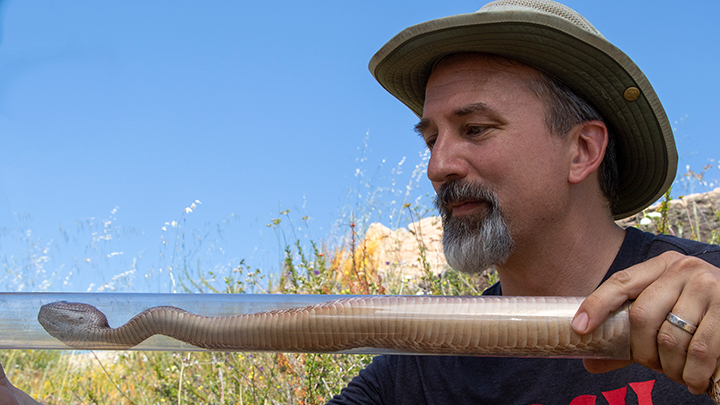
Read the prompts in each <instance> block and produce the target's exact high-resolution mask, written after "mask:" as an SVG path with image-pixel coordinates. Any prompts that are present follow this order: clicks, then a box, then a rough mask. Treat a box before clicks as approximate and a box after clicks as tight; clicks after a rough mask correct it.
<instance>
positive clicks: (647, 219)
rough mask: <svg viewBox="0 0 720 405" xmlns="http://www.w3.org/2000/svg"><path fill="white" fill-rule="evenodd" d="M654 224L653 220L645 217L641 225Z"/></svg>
mask: <svg viewBox="0 0 720 405" xmlns="http://www.w3.org/2000/svg"><path fill="white" fill-rule="evenodd" d="M650 224H652V220H651V219H650V218H648V217H645V218H643V219H641V220H640V225H650Z"/></svg>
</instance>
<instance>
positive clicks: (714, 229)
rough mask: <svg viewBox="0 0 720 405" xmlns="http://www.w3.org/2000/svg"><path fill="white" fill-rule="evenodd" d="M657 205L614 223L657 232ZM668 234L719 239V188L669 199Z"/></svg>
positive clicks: (712, 241) (659, 217) (658, 216)
mask: <svg viewBox="0 0 720 405" xmlns="http://www.w3.org/2000/svg"><path fill="white" fill-rule="evenodd" d="M659 209H660V204H655V205H653V206H652V207H650V208H648V209H646V210H645V211H643V212H640V213H638V214H636V215H634V216H632V217H630V218H626V219H623V220H620V221H617V223H618V224H619V225H620V226H622V227H624V228H627V227H629V226H636V227H638V228H640V229H642V230H644V231H648V232H655V233H657V230H658V225H659V222H660V220H661V214H660V212H659ZM668 225H669V228H668V233H669V234H671V235H675V236H678V237H681V238H686V239H694V240H699V241H701V242H706V243H716V244H717V243H718V242H720V239H719V237H720V188H716V189H714V190H712V191H709V192H707V193H699V194H690V195H686V196H682V197H679V198H677V199H674V200H671V201H670V203H669V207H668Z"/></svg>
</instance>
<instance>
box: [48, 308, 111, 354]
mask: <svg viewBox="0 0 720 405" xmlns="http://www.w3.org/2000/svg"><path fill="white" fill-rule="evenodd" d="M38 322H40V325H42V327H43V328H45V330H46V331H47V332H48V333H49V334H50V335H52V336H53V337H54V338H56V339H59V340H60V341H62V342H64V343H65V344H67V345H68V346H70V347H75V348H82V342H86V341H87V338H85V337H84V336H83V335H84V332H86V331H89V330H92V329H97V328H100V329H103V328H109V325H108V321H107V317H105V315H104V314H103V313H102V312H100V311H99V310H98V309H97V308H95V307H94V306H92V305H88V304H83V303H79V302H67V301H56V302H51V303H49V304H45V305H43V306H42V307H40V312H39V313H38Z"/></svg>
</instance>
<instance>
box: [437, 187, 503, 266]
mask: <svg viewBox="0 0 720 405" xmlns="http://www.w3.org/2000/svg"><path fill="white" fill-rule="evenodd" d="M462 201H481V202H485V203H486V207H487V210H486V211H485V212H480V213H477V214H471V215H465V216H462V217H453V216H452V212H451V210H450V208H449V204H451V203H453V202H462ZM435 208H437V210H438V212H440V215H441V216H442V222H443V251H444V252H445V259H446V260H447V262H448V264H449V265H450V267H452V268H453V269H455V270H458V271H461V272H463V273H466V274H480V273H482V272H483V271H485V270H486V269H488V268H490V267H492V266H494V265H498V264H503V263H505V261H506V260H507V259H508V257H509V256H510V253H511V252H512V249H513V246H514V242H513V238H512V235H511V234H510V229H509V228H508V226H507V221H506V220H505V217H504V215H503V213H502V211H501V209H500V206H499V202H498V197H497V195H496V194H495V193H494V192H492V191H491V190H490V189H488V188H486V187H485V186H483V185H481V184H478V183H470V182H468V181H464V180H456V181H452V182H449V183H445V184H443V186H442V187H441V188H440V190H439V191H438V193H437V196H436V197H435Z"/></svg>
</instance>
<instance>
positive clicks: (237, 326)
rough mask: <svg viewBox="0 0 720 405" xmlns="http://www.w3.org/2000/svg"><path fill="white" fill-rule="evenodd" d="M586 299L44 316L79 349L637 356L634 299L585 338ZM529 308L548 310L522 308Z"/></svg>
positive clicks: (82, 307)
mask: <svg viewBox="0 0 720 405" xmlns="http://www.w3.org/2000/svg"><path fill="white" fill-rule="evenodd" d="M581 301H582V298H572V297H428V296H417V297H412V296H367V297H352V298H345V299H337V300H333V301H328V302H325V303H321V304H316V305H311V306H305V307H298V308H291V309H282V310H274V311H266V312H258V313H252V314H240V315H233V316H223V317H206V316H200V315H196V314H193V313H190V312H187V311H185V310H182V309H179V308H176V307H167V306H160V307H153V308H149V309H147V310H145V311H142V312H141V313H140V314H138V315H136V316H135V317H133V318H132V319H130V320H129V321H128V322H127V323H126V324H124V325H122V326H120V327H118V328H111V327H110V326H109V325H108V321H107V318H106V317H105V315H104V314H103V313H102V312H100V311H99V310H97V309H96V308H95V307H93V306H91V305H88V304H82V303H68V302H65V301H58V302H53V303H50V304H46V305H43V306H42V308H41V309H40V312H39V314H38V321H39V322H40V323H41V324H42V326H43V327H44V328H45V330H46V331H47V332H48V333H49V334H50V335H52V336H53V337H55V338H57V339H59V340H60V341H62V342H63V343H65V344H66V345H67V346H69V347H71V348H75V349H118V350H122V349H129V348H132V347H134V346H136V345H138V344H140V343H141V342H143V341H144V340H145V339H147V338H149V337H151V336H153V335H157V334H161V335H166V336H170V337H172V338H175V339H178V340H180V341H183V342H185V343H189V344H191V345H194V346H197V347H200V348H204V349H210V350H220V351H278V352H338V351H345V350H351V349H356V348H376V349H390V350H394V351H399V352H412V353H427V354H451V355H487V356H533V357H575V358H582V357H595V358H607V357H616V358H617V357H618V353H620V356H624V357H626V358H629V356H630V347H629V345H630V343H629V334H630V324H629V321H628V317H627V305H626V306H625V307H623V308H622V309H620V310H619V311H617V312H616V314H615V315H613V316H611V318H610V319H609V320H608V321H607V322H606V323H605V324H604V325H602V326H601V327H600V328H599V329H598V330H596V331H595V332H593V333H592V334H589V335H584V336H579V335H577V334H575V333H574V332H572V329H571V327H570V322H571V317H572V314H573V313H574V311H573V310H572V308H575V309H577V307H578V306H579V305H580V303H581ZM568 305H569V306H571V312H570V316H568V312H567V309H563V310H561V311H560V314H559V315H558V311H557V309H558V308H560V307H563V306H565V307H563V308H566V307H567V306H568ZM527 308H532V309H533V313H535V314H541V315H535V316H522V315H517V314H518V310H519V311H524V310H526V309H527ZM715 381H717V378H716V380H715ZM711 385H712V384H711ZM713 389H715V387H714V386H711V390H713ZM716 402H717V400H716ZM719 403H720V402H719Z"/></svg>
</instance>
